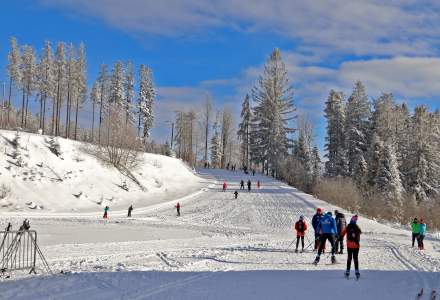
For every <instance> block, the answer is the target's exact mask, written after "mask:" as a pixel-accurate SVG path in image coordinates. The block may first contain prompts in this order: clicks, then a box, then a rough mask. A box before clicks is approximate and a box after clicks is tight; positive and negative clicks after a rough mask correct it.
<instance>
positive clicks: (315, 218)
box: [312, 207, 325, 251]
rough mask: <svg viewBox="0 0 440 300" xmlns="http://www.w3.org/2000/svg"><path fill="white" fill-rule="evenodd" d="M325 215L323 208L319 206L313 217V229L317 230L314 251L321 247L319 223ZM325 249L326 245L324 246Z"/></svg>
mask: <svg viewBox="0 0 440 300" xmlns="http://www.w3.org/2000/svg"><path fill="white" fill-rule="evenodd" d="M322 217H323V215H322V209H321V208H319V207H318V208H317V209H316V214H315V215H314V216H313V218H312V227H313V230H314V231H315V245H314V247H313V250H314V251H317V250H318V247H319V230H318V224H319V223H320V222H321V219H322ZM324 249H325V247H324Z"/></svg>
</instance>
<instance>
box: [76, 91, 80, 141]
mask: <svg viewBox="0 0 440 300" xmlns="http://www.w3.org/2000/svg"><path fill="white" fill-rule="evenodd" d="M78 112H79V99H77V100H76V109H75V141H76V139H77V132H78Z"/></svg>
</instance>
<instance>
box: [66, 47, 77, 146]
mask: <svg viewBox="0 0 440 300" xmlns="http://www.w3.org/2000/svg"><path fill="white" fill-rule="evenodd" d="M75 64H76V62H75V48H74V47H73V44H72V43H70V45H69V50H68V54H67V61H66V92H67V95H66V96H67V97H66V138H69V137H70V123H71V121H70V117H71V112H72V102H73V100H72V99H73V98H75V95H74V94H75V92H76V83H77V82H76V80H75V79H76V76H77V74H76V68H75V67H76V66H75Z"/></svg>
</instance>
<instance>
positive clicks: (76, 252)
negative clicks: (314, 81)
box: [0, 170, 440, 299]
mask: <svg viewBox="0 0 440 300" xmlns="http://www.w3.org/2000/svg"><path fill="white" fill-rule="evenodd" d="M200 175H201V176H202V177H203V178H205V181H206V182H207V183H206V187H205V188H204V189H203V190H202V191H200V192H198V193H195V194H193V195H191V196H190V197H185V199H184V200H183V201H180V200H179V201H180V202H181V204H182V208H181V213H182V216H181V217H176V215H175V209H174V208H173V206H171V203H174V202H173V201H169V202H167V203H166V204H157V205H155V206H153V207H145V208H140V209H136V210H135V211H134V212H133V213H134V218H131V219H127V218H124V217H122V215H121V214H119V213H115V214H112V212H110V219H109V220H108V221H103V220H101V219H99V216H92V215H91V214H90V213H87V214H80V213H78V214H75V215H73V214H72V216H70V215H64V216H62V217H55V216H53V215H38V216H33V217H32V218H31V225H32V226H33V228H36V229H37V230H38V231H39V234H40V243H41V245H42V246H41V248H42V250H43V253H45V255H46V258H47V260H48V262H49V264H50V265H51V267H52V268H53V269H54V271H55V272H60V271H61V270H63V271H67V272H74V273H77V272H80V273H79V274H81V272H102V271H106V272H114V271H180V272H201V273H199V274H197V273H191V274H192V275H190V276H188V277H183V278H180V279H178V280H175V281H171V282H168V283H163V284H160V285H156V286H154V287H152V286H151V285H149V284H148V282H145V285H143V284H142V285H141V286H136V289H135V290H134V291H132V292H131V293H128V294H127V293H125V294H124V295H123V298H125V299H146V298H149V297H152V298H155V296H157V295H159V294H162V293H166V292H167V290H169V289H170V288H171V287H172V288H173V289H175V288H176V287H183V286H185V285H192V284H195V282H197V281H202V280H209V277H210V276H213V274H215V272H213V271H255V270H312V271H316V270H323V269H324V270H327V271H329V270H337V271H338V272H340V276H341V278H343V271H344V270H345V260H346V255H345V254H344V255H337V261H338V263H337V264H334V265H332V264H330V257H329V255H328V252H326V253H325V254H323V255H322V256H321V262H320V263H319V264H318V266H314V265H312V261H313V259H314V257H315V255H316V253H315V252H313V251H311V247H313V245H311V246H309V247H308V249H306V251H305V252H304V253H298V254H296V253H294V252H293V250H294V247H295V243H293V244H292V245H291V246H290V247H289V248H288V246H289V245H290V244H291V242H292V241H293V239H294V238H295V233H294V229H293V224H294V222H295V221H296V220H297V219H298V217H299V215H304V216H305V218H306V220H307V223H308V226H309V229H308V233H307V235H306V239H305V244H306V246H307V245H310V244H311V242H312V240H313V238H314V237H313V229H312V226H311V218H312V216H313V214H314V213H315V209H316V207H322V208H323V209H324V210H331V211H333V210H334V209H335V207H334V206H332V205H330V204H328V203H326V202H324V201H321V200H318V199H315V198H314V197H313V196H311V195H308V194H305V193H303V192H301V191H299V190H297V189H295V188H292V187H289V186H287V185H285V184H283V183H281V182H278V181H276V180H273V179H271V178H268V177H265V176H262V175H257V176H255V177H254V176H248V175H244V174H242V173H241V172H239V171H236V172H231V171H225V170H201V171H200ZM248 178H250V179H251V180H252V181H253V186H254V187H256V181H257V180H260V181H261V184H262V187H261V189H252V190H251V191H250V192H248V191H247V190H241V191H240V189H239V182H240V180H241V179H243V180H245V181H246V180H247V179H248ZM224 180H226V181H227V182H228V185H229V186H228V190H227V191H226V192H222V191H221V185H222V183H223V181H224ZM235 190H238V191H239V196H238V199H236V200H235V199H234V197H233V192H234V191H235ZM5 217H6V215H5ZM346 217H347V219H349V218H350V217H351V215H350V214H348V213H346ZM18 220H19V219H18V217H17V216H11V217H8V218H7V219H5V220H4V221H5V222H6V221H16V222H18ZM359 225H360V227H361V229H362V230H363V232H364V234H363V235H362V237H361V250H360V254H359V259H360V268H361V274H362V278H361V282H362V281H364V280H367V281H368V280H369V278H368V276H369V275H368V274H372V273H369V272H366V274H367V275H365V276H364V275H363V274H364V271H365V270H374V271H395V272H400V271H408V274H410V275H409V276H410V278H412V280H414V281H415V282H417V286H418V287H420V288H422V287H423V288H424V289H425V291H426V292H428V291H430V290H432V289H436V290H438V289H439V288H440V275H439V274H438V273H434V272H438V271H439V270H440V250H439V249H440V242H439V241H438V240H436V239H434V238H429V239H427V240H426V250H425V251H423V252H420V251H418V250H415V249H412V248H410V232H409V231H406V230H403V229H399V228H392V227H389V226H386V225H384V224H379V223H377V222H375V221H372V220H368V219H365V218H362V217H360V218H359ZM0 226H1V225H0ZM63 228H65V229H63ZM75 230H77V232H75ZM72 231H73V232H74V233H73V234H72ZM64 240H65V241H68V242H60V241H64ZM93 240H97V241H95V242H93ZM327 251H329V246H327ZM204 272H211V273H204ZM338 274H339V273H338ZM23 277H28V276H25V275H22V274H13V278H14V279H20V278H23ZM95 277H96V276H95ZM40 278H42V281H44V280H50V279H48V278H46V277H40ZM370 280H372V278H370ZM17 282H18V283H19V282H20V281H17ZM119 283H120V282H113V283H111V282H110V283H109V281H108V280H106V281H104V280H101V279H98V278H96V283H94V284H95V285H94V286H91V287H89V288H90V289H91V290H90V291H89V292H90V293H94V292H95V290H96V289H98V290H100V289H111V290H114V289H116V288H117V286H118V284H119ZM39 284H41V286H42V287H44V284H43V283H41V282H36V283H35V285H36V286H37V287H36V288H38V285H39ZM13 286H14V285H12V287H13ZM84 292H85V291H82V293H84ZM13 293H17V291H15V290H14V289H11V293H10V294H8V295H9V296H10V297H11V298H14V294H13ZM415 294H416V291H414V296H415ZM17 295H23V294H20V293H18V294H16V296H17ZM60 295H61V296H60V298H63V299H64V298H65V299H67V298H71V297H73V296H74V295H75V291H71V292H70V293H69V292H65V293H64V294H60ZM411 297H412V296H411ZM98 298H99V297H98Z"/></svg>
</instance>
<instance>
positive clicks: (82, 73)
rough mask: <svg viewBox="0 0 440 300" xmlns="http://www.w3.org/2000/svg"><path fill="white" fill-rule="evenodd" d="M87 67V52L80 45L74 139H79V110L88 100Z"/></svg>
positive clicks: (76, 82) (75, 78)
mask: <svg viewBox="0 0 440 300" xmlns="http://www.w3.org/2000/svg"><path fill="white" fill-rule="evenodd" d="M86 73H87V66H86V52H85V46H84V44H83V43H81V44H80V45H79V48H78V54H77V58H76V61H75V77H74V82H75V98H74V99H75V102H74V103H75V132H74V139H75V140H76V139H77V132H78V116H79V109H80V108H81V107H82V105H83V104H84V102H85V101H86V98H87V82H86V81H87V77H86V76H87V75H86Z"/></svg>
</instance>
